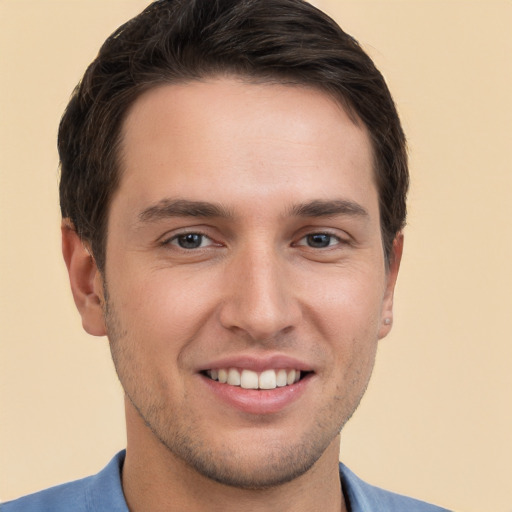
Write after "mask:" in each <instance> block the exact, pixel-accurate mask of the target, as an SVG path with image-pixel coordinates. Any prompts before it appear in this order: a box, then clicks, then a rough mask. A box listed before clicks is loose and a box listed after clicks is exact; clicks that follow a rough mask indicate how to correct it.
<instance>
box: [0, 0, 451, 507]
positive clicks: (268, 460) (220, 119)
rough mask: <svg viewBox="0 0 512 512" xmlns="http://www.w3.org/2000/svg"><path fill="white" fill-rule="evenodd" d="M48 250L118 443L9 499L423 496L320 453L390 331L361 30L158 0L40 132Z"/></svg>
mask: <svg viewBox="0 0 512 512" xmlns="http://www.w3.org/2000/svg"><path fill="white" fill-rule="evenodd" d="M59 153H60V158H61V169H62V177H61V186H60V194H61V208H62V215H63V223H62V241H63V253H64V259H65V261H66V265H67V268H68V271H69V277H70V283H71V288H72V291H73V296H74V299H75V303H76V305H77V307H78V310H79V312H80V314H81V316H82V322H83V326H84V329H85V330H86V331H87V332H89V333H90V334H93V335H97V336H103V335H107V336H108V338H109V342H110V347H111V351H112V356H113V360H114V363H115V367H116V371H117V373H118V376H119V379H120V381H121V383H122V385H123V389H124V391H125V397H126V398H125V404H126V423H127V439H128V442H127V448H126V451H125V452H122V453H120V454H118V455H117V456H116V457H115V458H114V459H113V460H112V461H111V462H110V464H109V465H108V466H107V467H106V468H105V469H104V470H103V471H102V472H100V473H99V474H98V475H96V476H94V477H89V478H86V479H83V480H80V481H78V482H74V483H70V484H64V485H62V486H59V487H56V488H53V489H50V490H47V491H42V492H40V493H36V494H34V495H31V496H28V497H25V498H21V499H20V500H15V501H13V502H10V503H6V504H4V505H3V506H2V510H3V511H5V512H12V511H18V510H24V511H36V510H37V511H41V510H52V511H64V510H73V511H86V510H87V511H93V510H94V511H95V510H105V511H107V510H108V511H114V510H119V511H126V510H131V511H132V512H138V511H157V512H158V511H160V510H162V511H163V510H180V511H181V510H187V511H188V510H190V511H202V510H223V511H231V510H239V509H240V508H245V509H247V510H265V511H270V510H279V511H287V510H293V511H306V510H307V511H311V510H318V511H322V512H324V511H327V512H330V511H340V510H341V511H352V512H357V511H363V510H364V511H366V512H368V511H386V510H390V511H391V510H393V511H400V510H404V511H405V510H407V511H435V510H442V509H440V508H438V507H434V506H431V505H427V504H424V503H421V502H419V501H416V500H412V499H410V498H405V497H401V496H398V495H395V494H392V493H389V492H386V491H383V490H380V489H377V488H374V487H372V486H370V485H368V484H366V483H364V482H362V481H361V480H359V479H358V478H357V477H356V476H355V475H354V474H353V473H351V472H350V471H349V470H348V469H347V468H346V467H345V466H343V465H339V464H338V453H339V438H340V431H341V429H342V427H343V425H344V424H345V423H346V421H347V420H348V419H349V418H350V416H351V415H352V413H353V412H354V410H355V409H356V408H357V405H358V404H359V401H360V399H361V397H362V395H363V394H364V391H365V389H366V386H367V383H368V380H369V378H370V374H371V371H372V368H373V363H374V359H375V352H376V348H377V342H378V340H379V339H381V338H383V337H384V336H386V335H387V333H388V332H389V330H390V329H391V325H392V315H393V311H392V306H393V291H394V286H395V282H396V278H397V273H398V269H399V264H400V259H401V253H402V245H403V236H402V229H403V226H404V223H405V196H406V192H407V186H408V171H407V158H406V149H405V138H404V135H403V132H402V129H401V126H400V121H399V119H398V116H397V113H396V109H395V107H394V104H393V101H392V98H391V96H390V94H389V91H388V89H387V87H386V85H385V82H384V80H383V78H382V76H381V75H380V73H379V72H378V71H377V70H376V69H375V67H374V65H373V63H372V62H371V60H370V59H369V57H368V56H367V55H366V54H365V53H364V52H363V51H362V50H361V48H360V47H359V46H358V44H357V43H356V42H355V41H354V40H353V39H352V38H351V37H350V36H348V35H347V34H345V33H344V32H342V31H341V29H340V28H339V27H338V26H337V25H335V23H334V22H333V21H332V20H330V19H329V18H328V17H327V16H325V15H324V14H323V13H321V12H319V11H318V10H316V9H315V8H313V7H312V6H310V5H309V4H306V3H304V2H302V1H300V0H194V1H192V0H168V1H158V2H155V3H153V4H151V5H150V6H149V7H148V8H147V9H146V10H145V11H144V12H143V13H142V14H141V15H139V16H138V17H137V18H134V19H133V20H131V21H129V22H128V23H127V24H125V25H124V26H122V27H120V29H118V30H117V31H116V32H115V33H114V34H113V35H112V36H111V37H110V38H109V39H108V40H107V41H106V42H105V44H104V45H103V47H102V49H101V50H100V53H99V55H98V57H97V58H96V59H95V61H94V62H93V63H92V64H91V66H90V67H89V68H88V70H87V71H86V74H85V76H84V78H83V80H82V82H81V83H80V84H79V86H78V87H77V89H76V90H75V92H74V94H73V97H72V99H71V101H70V103H69V105H68V108H67V110H66V112H65V114H64V116H63V119H62V122H61V126H60V131H59Z"/></svg>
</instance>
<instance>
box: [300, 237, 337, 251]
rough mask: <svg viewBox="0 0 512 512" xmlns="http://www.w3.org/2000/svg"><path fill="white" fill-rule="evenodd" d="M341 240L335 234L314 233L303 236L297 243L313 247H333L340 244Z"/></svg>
mask: <svg viewBox="0 0 512 512" xmlns="http://www.w3.org/2000/svg"><path fill="white" fill-rule="evenodd" d="M340 242H341V240H340V239H339V238H338V237H337V236H334V235H330V234H329V233H312V234H310V235H306V236H305V237H303V238H301V239H300V240H299V242H298V244H297V245H306V246H308V247H312V248H313V249H324V248H325V247H331V246H333V245H338V244H339V243H340Z"/></svg>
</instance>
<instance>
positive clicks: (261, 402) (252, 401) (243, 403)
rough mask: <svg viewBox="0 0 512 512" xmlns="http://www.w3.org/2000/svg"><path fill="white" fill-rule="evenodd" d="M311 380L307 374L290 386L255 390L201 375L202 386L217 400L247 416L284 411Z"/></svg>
mask: <svg viewBox="0 0 512 512" xmlns="http://www.w3.org/2000/svg"><path fill="white" fill-rule="evenodd" d="M311 378H312V374H308V375H306V376H305V377H303V378H302V379H301V380H299V381H298V382H296V383H295V384H292V385H291V386H283V387H280V388H275V389H263V390H257V389H244V388H242V387H239V386H230V385H229V384H222V383H220V382H218V381H216V380H212V379H210V378H208V377H205V376H204V375H201V379H202V380H203V382H204V384H205V385H206V386H208V388H209V389H210V391H211V392H212V393H214V394H215V396H216V397H217V398H219V399H220V400H221V401H222V402H224V403H226V404H227V405H229V406H231V407H233V408H235V409H238V410H240V411H242V412H245V413H249V414H273V413H277V412H280V411H282V410H284V409H285V408H286V407H288V406H289V405H291V404H292V403H294V402H295V401H297V400H298V399H299V398H300V397H301V396H302V394H303V393H304V392H305V390H306V388H307V386H308V385H309V383H310V381H311Z"/></svg>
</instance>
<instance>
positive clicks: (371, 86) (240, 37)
mask: <svg viewBox="0 0 512 512" xmlns="http://www.w3.org/2000/svg"><path fill="white" fill-rule="evenodd" d="M226 73H229V74H235V75H240V76H243V77H245V78H249V79H255V80H258V81H269V82H272V81H274V82H279V83H293V84H303V85H307V86H312V87H316V88H318V89H321V90H323V91H326V92H327V93H329V94H330V95H332V96H334V97H335V98H336V99H337V100H338V101H341V102H342V104H343V105H344V106H345V108H346V110H347V112H348V113H349V114H350V115H351V116H352V118H353V119H354V121H355V122H358V121H357V120H358V119H360V120H362V122H363V123H364V124H365V125H366V127H367V129H368V131H369V133H370V136H371V140H372V144H373V151H374V157H375V177H376V183H377V189H378V193H379V207H380V220H381V230H382V240H383V246H384V251H385V255H386V257H387V258H388V259H389V256H390V254H391V248H392V244H393V239H394V238H395V236H396V234H397V233H398V232H399V231H400V230H401V229H402V228H403V226H404V224H405V217H406V195H407V189H408V184H409V174H408V167H407V151H406V143H405V136H404V133H403V130H402V127H401V124H400V119H399V117H398V114H397V111H396V108H395V104H394V102H393V99H392V97H391V94H390V92H389V90H388V88H387V86H386V83H385V81H384V79H383V77H382V75H381V73H380V72H379V71H378V70H377V68H376V67H375V65H374V63H373V62H372V60H371V59H370V57H368V55H367V54H366V53H365V52H364V51H363V50H362V49H361V47H360V46H359V44H358V43H357V41H356V40H355V39H354V38H352V37H351V36H350V35H348V34H346V33H345V32H344V31H343V30H342V29H341V28H340V27H339V26H338V25H337V24H336V23H335V22H334V21H333V20H332V19H331V18H329V17H328V16H327V15H326V14H324V13H323V12H321V11H319V10H318V9H316V8H315V7H313V6H312V5H310V4H308V3H306V2H304V1H302V0H159V1H156V2H154V3H152V4H151V5H149V6H148V7H147V8H146V9H145V10H144V11H143V12H142V13H141V14H139V15H138V16H136V17H135V18H133V19H132V20H130V21H128V22H127V23H125V24H124V25H122V26H121V27H119V28H118V29H117V30H116V31H115V32H114V33H113V34H112V35H111V36H110V37H109V38H108V39H107V40H106V41H105V43H104V44H103V46H102V47H101V49H100V52H99V54H98V56H97V57H96V59H95V60H94V61H93V62H92V63H91V65H90V66H89V67H88V69H87V71H86V72H85V75H84V77H83V79H82V81H81V82H80V83H79V84H78V86H77V87H76V88H75V90H74V92H73V95H72V97H71V100H70V102H69V105H68V107H67V109H66V111H65V113H64V115H63V117H62V120H61V123H60V128H59V138H58V148H59V155H60V162H61V181H60V202H61V211H62V216H63V217H64V218H69V219H70V221H71V222H72V224H73V226H74V228H75V229H76V230H77V232H78V234H79V235H80V237H81V238H82V239H83V240H85V241H87V242H88V243H90V245H91V248H92V252H93V254H94V257H95V259H96V263H97V265H98V268H99V269H100V270H103V269H104V264H105V256H106V255H105V242H106V236H107V219H108V211H109V204H110V200H111V197H112V194H113V192H114V191H115V190H116V187H117V185H118V184H119V180H120V169H119V167H120V166H119V161H118V156H119V155H118V152H119V146H120V137H121V135H120V134H121V127H122V123H123V120H124V117H125V115H126V112H127V110H128V108H129V107H130V106H131V105H132V104H133V102H134V101H135V100H136V99H137V98H138V96H139V95H140V94H141V93H142V92H144V91H146V90H148V89H149V88H152V87H155V86H156V85H160V84H164V83H178V82H181V83H183V82H186V81H191V80H200V79H204V78H207V77H211V76H215V75H219V74H226Z"/></svg>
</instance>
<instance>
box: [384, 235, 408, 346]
mask: <svg viewBox="0 0 512 512" xmlns="http://www.w3.org/2000/svg"><path fill="white" fill-rule="evenodd" d="M403 249H404V235H403V234H402V233H398V235H397V236H396V237H395V239H394V240H393V247H392V249H391V254H390V255H389V267H388V270H387V275H386V291H385V293H384V300H383V302H382V313H381V324H380V328H379V339H382V338H384V337H385V336H387V335H388V334H389V331H391V327H392V325H393V296H394V293H395V284H396V279H397V277H398V270H399V269H400V261H401V260H402V252H403Z"/></svg>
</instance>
